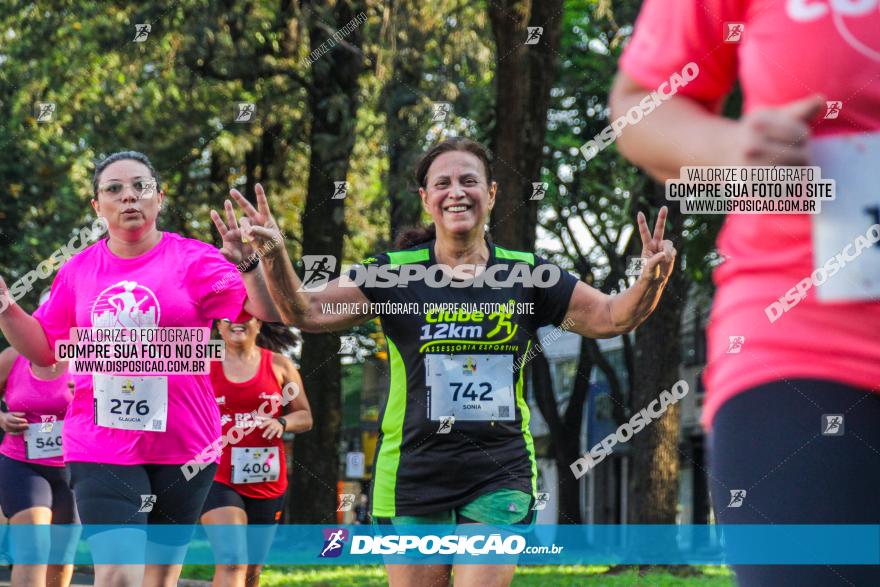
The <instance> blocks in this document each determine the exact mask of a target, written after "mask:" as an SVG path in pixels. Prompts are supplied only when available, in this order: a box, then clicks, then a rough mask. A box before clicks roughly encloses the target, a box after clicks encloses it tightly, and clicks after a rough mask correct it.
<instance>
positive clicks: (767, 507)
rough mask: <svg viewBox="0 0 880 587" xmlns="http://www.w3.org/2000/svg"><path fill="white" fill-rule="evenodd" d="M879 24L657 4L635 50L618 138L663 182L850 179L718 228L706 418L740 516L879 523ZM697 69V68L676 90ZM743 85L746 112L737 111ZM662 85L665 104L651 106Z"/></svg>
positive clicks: (873, 8) (725, 2)
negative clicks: (733, 111)
mask: <svg viewBox="0 0 880 587" xmlns="http://www.w3.org/2000/svg"><path fill="white" fill-rule="evenodd" d="M877 31H880V2H878V1H877V0H865V1H859V2H853V1H850V0H787V1H781V0H699V1H698V0H675V1H667V0H663V1H661V0H646V2H645V3H644V5H643V6H642V11H641V15H640V17H639V19H638V21H637V23H636V27H635V34H634V36H633V39H632V41H631V43H630V45H629V46H628V47H627V49H626V51H625V52H624V55H623V58H622V59H621V61H620V72H619V73H618V75H617V79H616V80H615V84H614V88H613V91H612V95H611V109H612V115H611V118H612V119H617V118H619V117H621V116H626V115H627V114H628V113H632V114H631V115H630V117H629V120H631V121H635V122H634V123H632V124H628V125H627V126H626V127H625V128H624V130H623V133H622V135H621V136H620V137H619V141H618V143H619V148H620V149H621V151H622V152H623V154H624V155H625V156H626V157H627V158H629V159H630V160H631V161H632V162H633V163H635V164H636V165H639V166H641V167H643V168H644V169H645V170H647V171H648V172H649V173H650V174H651V175H653V176H654V177H655V178H656V179H657V180H660V181H662V180H665V179H669V178H678V177H680V169H681V167H683V166H783V165H784V166H804V165H811V166H818V167H820V168H821V174H822V178H831V179H834V180H835V181H836V199H835V200H833V201H824V202H822V204H821V212H820V213H818V214H757V215H756V214H731V215H728V217H727V218H726V221H725V224H724V228H723V229H722V231H721V234H720V235H719V237H718V250H719V252H720V253H721V255H722V256H723V258H724V261H723V263H722V264H721V265H720V266H719V267H718V268H717V269H716V270H715V274H714V281H715V284H716V286H717V291H716V295H715V299H714V301H713V304H712V316H711V320H710V324H709V329H708V339H709V353H708V354H709V357H708V364H707V367H706V371H705V373H704V380H705V383H706V389H707V395H706V400H705V406H704V408H703V423H704V425H705V426H706V428H707V429H708V430H709V433H710V436H709V438H710V461H711V462H710V465H711V468H710V471H709V480H710V484H711V490H712V497H713V502H714V505H715V513H716V516H717V517H718V519H719V521H720V522H722V523H725V524H735V523H745V524H749V523H751V524H798V523H802V524H843V523H859V524H877V523H880V509H878V508H877V507H876V500H877V495H878V492H880V452H878V449H880V426H878V423H880V396H878V395H877V394H878V391H880V384H878V382H880V341H878V338H877V325H878V324H880V303H878V298H880V244H878V243H876V240H877V238H876V237H877V236H880V235H878V232H877V231H878V227H877V226H876V224H877V223H878V222H880V209H878V204H880V197H878V194H877V185H878V184H880V133H878V131H880V36H878V35H877ZM685 68H688V70H689V71H691V72H693V71H695V70H698V73H697V74H696V76H693V79H691V81H690V82H689V83H687V84H686V85H684V86H681V87H678V88H676V91H672V90H670V88H671V86H670V85H669V84H664V82H666V81H667V80H669V79H670V76H672V75H673V74H675V73H680V72H682V70H683V69H685ZM689 77H691V76H689ZM737 81H738V82H739V84H740V87H741V89H742V93H743V97H744V105H743V112H744V113H743V115H742V116H741V117H740V118H739V119H738V120H731V119H727V118H723V117H722V116H720V115H719V112H720V107H721V104H722V102H723V100H724V98H725V97H726V96H727V94H728V93H729V92H730V91H731V88H732V86H733V84H734V83H735V82H737ZM654 91H658V92H660V93H662V94H663V97H664V98H665V99H664V100H663V101H662V102H661V103H660V104H659V105H657V106H656V107H655V108H653V109H652V110H651V111H650V112H648V113H647V114H643V115H641V116H640V115H639V113H638V112H636V110H642V113H644V108H642V107H641V106H640V105H639V103H640V101H641V100H643V99H645V98H646V96H648V95H650V93H651V92H654ZM651 102H652V100H650V99H649V100H648V101H647V102H645V103H651ZM676 205H677V204H676ZM732 341H735V344H733V345H731V342H732ZM732 347H734V348H732ZM731 350H732V351H733V352H731ZM736 571H737V576H738V578H739V581H740V583H741V584H742V585H783V584H786V585H787V584H797V585H832V584H841V583H842V584H855V585H878V584H880V568H877V567H865V566H820V565H817V566H815V567H808V566H803V567H790V566H788V567H787V566H766V567H755V566H741V567H738V568H737V569H736Z"/></svg>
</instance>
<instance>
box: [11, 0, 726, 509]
mask: <svg viewBox="0 0 880 587" xmlns="http://www.w3.org/2000/svg"><path fill="white" fill-rule="evenodd" d="M639 5H640V1H639V0H615V1H614V2H611V1H609V0H566V1H564V2H563V0H493V1H482V0H478V1H469V0H432V1H431V2H420V1H417V0H387V1H384V2H380V1H375V0H335V1H326V2H325V1H310V0H247V1H235V0H187V1H182V2H173V3H169V2H158V1H150V0H146V1H142V2H138V3H121V2H98V1H90V0H55V1H52V2H48V1H34V2H24V1H19V0H6V1H5V2H3V3H2V6H0V179H2V185H3V190H4V193H3V195H2V197H0V243H2V246H0V274H2V275H3V277H4V278H5V279H6V281H7V283H9V284H12V283H13V282H14V281H15V280H16V279H18V278H20V277H21V276H22V275H23V274H24V273H26V272H27V271H29V270H31V269H33V268H34V267H36V265H37V264H38V263H39V262H40V261H41V260H43V259H45V258H47V257H48V256H49V255H50V254H51V252H52V251H54V250H55V249H56V248H58V247H59V246H60V245H61V244H62V243H66V242H67V241H68V240H69V238H70V237H71V235H72V233H73V231H74V230H76V229H77V228H78V227H81V226H85V225H87V224H89V223H90V222H91V219H92V218H93V214H92V210H91V207H90V206H89V199H90V197H91V174H92V169H93V162H94V161H95V160H97V159H99V158H100V157H101V156H102V155H105V154H109V153H111V152H114V151H119V150H125V149H134V150H139V151H143V152H144V153H146V154H147V155H149V156H150V157H151V158H152V159H153V162H154V164H155V166H156V168H157V169H158V170H159V173H160V174H161V176H162V178H161V179H162V185H163V187H164V189H165V191H166V193H167V196H168V199H167V206H166V209H165V210H164V211H163V213H162V216H161V217H160V225H161V228H162V229H164V230H169V231H175V232H179V233H181V234H183V235H185V236H189V237H193V238H198V239H202V240H205V241H207V242H215V243H216V242H218V236H217V234H216V232H215V231H214V230H213V228H212V225H211V222H210V218H209V215H208V211H209V210H210V209H211V208H220V207H222V205H223V200H224V198H225V197H226V196H227V194H228V190H229V189H230V188H231V187H235V188H238V189H239V190H241V191H242V192H244V193H245V194H246V196H247V197H252V196H253V186H254V184H255V183H256V182H261V183H262V184H263V185H264V186H266V189H267V192H268V194H269V198H270V203H271V205H272V208H273V211H274V213H275V215H276V217H277V219H278V221H279V224H280V225H281V228H282V230H283V231H284V232H285V235H286V237H287V240H286V244H287V247H288V252H289V254H290V256H291V258H293V259H300V258H301V256H302V255H304V254H332V255H335V256H336V257H337V258H339V259H341V262H342V263H348V262H354V261H357V260H359V259H361V258H362V257H364V256H366V255H367V254H369V253H371V252H375V251H381V250H386V249H387V248H389V247H390V246H391V245H390V243H391V242H392V241H393V238H394V236H395V235H396V234H397V233H398V232H399V231H400V230H401V229H402V228H404V227H406V226H409V225H413V224H417V223H419V222H421V221H422V220H423V218H422V217H421V207H420V204H419V202H418V198H417V195H416V194H415V193H414V191H413V188H414V186H413V183H412V180H411V179H410V175H411V169H412V166H413V162H414V160H415V158H416V157H417V156H418V155H419V154H420V153H421V152H422V151H423V150H424V149H425V147H426V146H427V145H429V144H431V143H432V142H434V141H435V140H437V139H439V138H442V137H444V136H449V135H465V136H469V137H471V138H474V139H477V140H479V141H483V142H485V143H486V144H487V145H488V146H489V147H490V148H491V149H492V151H493V153H494V154H495V156H496V174H497V180H498V182H499V186H500V192H499V204H498V206H497V207H496V210H495V215H494V216H493V218H492V223H491V229H492V233H493V237H494V239H495V241H496V242H498V243H499V244H501V245H502V246H505V247H508V248H513V249H521V250H537V251H538V252H539V253H541V254H544V255H546V256H548V257H550V258H551V259H552V260H554V261H556V262H558V263H560V264H561V265H563V266H564V267H566V268H568V269H569V270H570V271H572V272H573V273H574V274H576V275H577V276H578V277H579V278H580V279H582V280H583V281H585V282H587V283H590V284H592V285H593V286H594V287H597V288H599V289H601V290H602V291H605V292H609V293H610V292H614V291H619V290H620V289H621V288H622V287H625V286H626V283H627V278H626V276H625V267H626V259H627V256H628V255H637V254H639V252H640V250H639V247H638V246H637V245H638V243H637V242H636V240H633V239H632V238H631V237H632V234H633V233H632V226H633V223H634V219H635V214H636V212H637V211H638V210H644V211H646V212H647V213H648V214H649V216H656V210H657V208H658V207H659V206H660V205H662V203H663V198H662V193H661V192H658V190H657V187H656V186H654V185H653V184H652V183H651V182H650V180H649V179H648V178H647V177H646V176H645V175H644V174H643V173H642V172H641V171H640V170H639V169H637V168H635V167H633V166H632V165H630V164H628V163H627V162H625V161H624V160H623V159H622V158H621V157H620V156H619V154H618V153H617V150H616V148H615V147H614V146H611V147H610V148H608V149H606V150H604V151H603V152H601V153H600V154H599V155H598V156H597V157H596V158H594V159H592V160H591V161H590V162H589V163H587V162H586V161H585V160H584V158H583V156H582V155H581V154H580V153H579V151H578V148H579V147H580V146H581V145H582V144H583V143H585V142H586V141H587V140H588V139H589V138H590V137H592V136H593V135H594V134H596V133H598V132H599V131H600V130H601V129H602V128H603V127H604V126H605V125H606V124H608V122H609V120H608V105H607V97H608V92H609V88H610V84H611V80H612V77H613V74H614V72H615V70H616V67H617V60H618V58H619V56H620V54H621V51H622V49H623V47H624V45H625V43H626V41H627V39H628V37H629V36H630V34H631V32H632V27H633V23H634V20H635V17H636V15H637V13H638V9H639ZM360 14H363V15H364V16H365V19H366V20H365V22H364V23H363V24H362V25H358V26H355V27H354V30H353V31H352V32H351V33H350V34H348V35H346V36H345V37H344V38H342V39H341V40H339V41H338V42H335V43H334V42H332V41H331V44H332V45H333V46H332V48H331V49H330V50H329V51H328V52H327V53H326V54H324V55H322V56H320V57H317V58H316V59H314V60H310V59H309V58H308V56H309V55H310V54H311V52H312V51H314V50H315V49H317V48H318V47H319V46H321V44H322V43H325V42H327V41H328V40H329V39H332V38H333V36H334V33H335V32H336V31H338V30H339V29H340V28H342V27H344V26H345V25H346V24H347V23H349V22H350V21H352V19H355V18H356V17H358V15H360ZM138 24H149V25H150V32H149V35H148V37H147V38H146V39H145V40H143V42H135V41H134V39H135V34H136V25H138ZM529 27H541V29H542V30H541V32H540V38H539V40H538V42H536V43H534V44H526V42H525V41H526V39H527V38H528V36H529V34H528V33H529ZM37 102H52V103H54V104H55V105H56V110H55V113H54V119H53V120H52V121H50V122H39V121H37V119H36V116H35V104H36V103H37ZM242 102H247V103H253V104H255V105H256V115H255V117H254V118H253V120H252V121H250V122H247V123H241V122H235V120H234V119H235V114H236V110H235V109H236V104H238V103H242ZM437 102H448V103H450V104H451V112H450V114H449V115H448V116H447V117H446V118H445V119H443V120H435V116H434V111H435V109H434V106H433V105H434V104H435V103H437ZM734 109H735V106H734ZM336 181H347V182H348V183H349V189H348V193H347V197H346V198H345V199H342V200H332V199H331V196H332V194H333V193H334V182H336ZM533 182H546V183H547V184H548V189H547V195H546V197H545V198H544V199H543V200H531V199H530V196H531V194H532V183H533ZM670 212H671V213H670V219H669V227H668V230H667V235H668V237H667V238H671V239H672V240H673V241H674V242H675V244H676V246H677V248H678V249H679V251H680V255H679V263H680V265H681V267H680V270H679V271H678V272H677V273H676V275H675V277H674V279H673V280H672V282H671V283H670V285H669V291H668V293H667V294H666V295H665V296H664V300H663V303H662V304H661V306H660V307H659V308H658V310H657V312H656V313H655V315H654V316H653V317H652V318H651V319H650V320H649V321H648V322H647V323H646V324H645V325H644V326H643V327H641V328H640V329H639V331H638V332H637V333H636V335H635V336H634V337H625V340H624V347H625V351H626V355H625V357H626V361H625V367H626V371H627V374H628V377H626V378H624V379H622V380H620V378H618V377H615V374H614V372H613V370H612V369H611V368H610V366H609V364H608V361H607V360H606V358H603V354H602V352H601V350H600V349H599V347H598V345H597V344H596V341H590V340H584V341H582V343H581V352H580V357H579V361H578V367H577V371H576V375H575V381H574V383H573V389H569V390H565V393H564V394H563V395H564V396H565V398H566V400H565V402H559V401H557V398H559V397H560V394H561V390H559V389H556V388H554V384H553V381H551V379H550V377H549V375H548V374H547V363H546V360H544V359H543V358H542V357H539V358H538V359H536V360H535V361H534V362H533V366H532V374H531V377H532V383H533V385H532V386H531V389H532V390H533V393H534V394H535V398H534V400H535V401H536V402H537V404H538V406H539V407H540V410H541V413H542V415H543V416H544V419H545V420H546V421H547V424H548V426H549V427H550V430H551V434H550V446H549V448H548V452H549V454H550V455H551V457H552V458H555V459H556V460H557V463H558V464H559V488H558V490H559V492H560V504H559V507H560V522H581V521H582V520H581V516H580V509H581V508H580V504H579V501H578V500H579V499H580V497H579V495H578V493H577V484H576V481H574V479H573V477H572V476H571V475H570V474H569V472H568V467H567V465H568V463H570V462H572V461H573V460H574V459H575V458H577V456H579V454H580V452H582V451H583V450H584V449H585V447H583V446H581V443H580V438H581V433H580V432H581V426H582V418H583V413H584V406H585V403H586V402H587V399H588V394H589V386H588V385H587V382H588V380H589V377H590V373H591V371H593V369H594V368H595V369H600V370H602V371H603V372H605V374H606V376H607V378H608V379H609V382H610V384H611V388H612V394H613V397H614V398H616V401H615V418H616V419H617V420H618V421H622V420H623V419H625V418H628V414H629V413H630V411H631V410H633V409H639V408H640V407H641V406H642V405H644V404H645V403H647V401H649V400H650V399H653V397H656V395H657V394H658V393H659V390H661V389H664V388H665V389H668V387H669V385H671V384H672V383H673V382H674V381H675V380H677V379H678V378H679V377H678V372H677V371H678V365H679V363H680V361H681V357H680V349H679V344H678V341H679V340H680V331H679V328H680V327H679V324H680V322H681V320H680V318H681V314H682V311H683V308H684V307H685V305H686V303H687V301H688V299H689V298H691V297H692V296H702V298H701V299H705V296H707V295H708V294H709V293H710V292H711V285H710V283H709V272H710V269H711V266H712V264H713V263H714V262H716V259H715V255H714V252H713V250H712V243H713V242H714V237H715V234H716V232H717V230H718V226H719V222H720V218H719V217H709V216H706V217H700V216H694V217H689V218H683V217H682V216H681V215H679V214H678V213H677V210H671V211H670ZM636 236H637V235H636ZM297 269H298V270H300V271H301V269H302V268H301V267H298V268H297ZM48 285H49V280H45V281H44V282H42V283H40V282H38V285H37V287H36V288H35V290H34V291H33V292H32V293H31V294H30V295H29V296H28V297H27V298H25V299H24V300H22V302H21V303H22V305H23V306H24V307H25V308H26V309H29V310H30V309H33V307H34V304H35V299H36V295H37V294H38V293H39V291H40V290H41V289H42V288H43V287H44V286H48ZM355 334H357V335H359V336H358V337H357V340H358V341H359V344H360V345H361V346H362V347H363V348H366V349H367V350H369V351H370V352H380V353H381V350H382V349H381V344H382V343H381V337H380V336H378V335H377V326H376V325H375V324H371V325H367V326H365V327H363V328H361V329H359V330H358V331H357V332H356V333H355ZM3 344H4V345H5V342H4V343H3ZM339 347H340V340H339V335H338V334H306V335H303V345H302V348H301V350H300V355H299V357H298V360H299V363H300V365H301V368H302V373H303V377H304V379H305V384H306V389H307V390H309V392H310V399H311V402H312V409H313V412H314V414H315V429H314V430H313V431H312V432H311V433H310V434H308V435H303V436H302V438H301V439H300V438H298V439H297V445H296V463H297V469H296V471H308V474H296V472H295V474H294V477H293V485H292V488H291V491H292V496H291V499H290V502H291V503H293V504H297V507H296V508H292V509H291V512H290V518H289V519H290V520H291V521H295V522H311V523H319V522H322V521H325V520H326V519H327V517H328V513H327V512H334V511H335V508H336V495H335V494H336V487H337V485H336V482H337V480H338V479H339V477H340V468H341V467H340V462H339V456H338V454H337V453H336V452H334V451H332V450H328V447H332V446H338V445H339V443H340V426H341V419H342V407H341V403H342V402H341V397H342V391H341V390H342V379H343V375H342V367H341V363H342V360H341V358H340V357H339V356H338V355H337V350H338V349H339ZM328 356H337V359H336V360H329V361H328V360H327V357H328ZM654 426H655V427H656V430H655V431H654V432H652V433H651V434H647V433H646V434H643V435H639V436H637V437H636V438H635V439H634V440H633V450H634V454H635V455H636V456H635V457H634V458H635V459H636V461H635V469H636V471H640V470H651V471H652V474H651V475H650V476H645V477H639V476H638V474H636V475H635V476H634V478H633V479H632V489H631V491H632V509H631V515H630V521H633V522H643V523H649V522H665V523H671V522H674V521H675V504H676V500H675V496H676V492H677V485H676V476H677V472H678V455H677V452H676V450H675V444H676V442H677V438H678V414H677V412H676V411H675V410H674V409H673V410H670V412H669V413H668V414H667V416H666V417H665V418H664V419H663V420H662V421H660V422H658V423H657V424H655V425H654ZM646 467H647V468H646ZM563 514H564V516H563Z"/></svg>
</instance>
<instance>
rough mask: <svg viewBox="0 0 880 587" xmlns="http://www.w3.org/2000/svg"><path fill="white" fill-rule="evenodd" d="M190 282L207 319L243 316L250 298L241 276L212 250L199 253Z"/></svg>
mask: <svg viewBox="0 0 880 587" xmlns="http://www.w3.org/2000/svg"><path fill="white" fill-rule="evenodd" d="M188 281H189V283H190V288H191V289H192V293H193V298H194V299H196V300H198V307H199V313H200V314H201V315H202V316H203V317H204V318H208V319H211V320H220V319H223V318H228V319H229V320H234V319H235V318H236V317H238V315H239V314H240V313H241V310H242V308H243V307H244V302H245V300H246V299H247V291H246V290H245V288H244V282H243V281H242V279H241V274H240V273H239V272H238V269H236V267H235V265H233V264H232V263H230V262H229V261H227V260H226V259H225V258H224V257H223V255H221V254H220V252H219V251H217V250H216V249H214V248H213V247H209V248H207V249H206V250H203V251H200V258H199V260H198V261H197V262H196V263H194V264H193V265H192V266H191V268H190V279H189V280H188Z"/></svg>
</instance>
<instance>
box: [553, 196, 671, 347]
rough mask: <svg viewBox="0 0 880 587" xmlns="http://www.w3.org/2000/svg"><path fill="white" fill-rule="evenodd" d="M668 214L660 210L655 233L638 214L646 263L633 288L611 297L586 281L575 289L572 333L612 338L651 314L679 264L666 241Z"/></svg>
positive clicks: (571, 308) (570, 308)
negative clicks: (673, 270) (674, 268)
mask: <svg viewBox="0 0 880 587" xmlns="http://www.w3.org/2000/svg"><path fill="white" fill-rule="evenodd" d="M668 213H669V211H668V210H667V209H666V206H664V207H662V208H660V213H659V214H658V215H657V222H656V224H655V225H654V233H653V234H652V233H651V231H650V230H649V229H648V220H647V219H646V218H645V215H644V214H642V213H641V212H639V214H638V218H637V223H638V226H639V235H640V236H641V238H642V258H643V259H644V260H645V261H644V263H645V264H644V267H643V268H642V272H641V274H640V276H639V279H638V280H636V282H635V283H634V284H633V285H632V287H630V288H628V289H626V290H624V291H622V292H620V293H619V294H616V295H607V294H604V293H602V292H600V291H599V290H597V289H594V288H592V287H590V286H589V285H587V284H586V283H584V282H583V281H581V282H579V283H578V284H577V285H576V286H575V289H574V292H572V294H571V301H570V302H569V304H568V313H567V314H566V322H567V323H568V324H570V326H569V328H568V329H569V330H571V331H573V332H576V333H578V334H580V335H581V336H588V337H590V338H610V337H612V336H618V335H620V334H624V333H626V332H629V331H631V330H632V329H633V328H635V327H636V326H638V325H639V324H641V323H642V322H644V321H645V319H646V318H647V317H648V316H650V315H651V312H653V311H654V308H655V307H657V303H658V302H659V301H660V296H661V294H662V293H663V288H664V287H665V286H666V282H667V281H668V280H669V276H670V275H671V274H672V269H673V267H674V265H675V247H673V246H672V242H671V241H668V240H663V234H664V231H665V229H666V216H667V215H668Z"/></svg>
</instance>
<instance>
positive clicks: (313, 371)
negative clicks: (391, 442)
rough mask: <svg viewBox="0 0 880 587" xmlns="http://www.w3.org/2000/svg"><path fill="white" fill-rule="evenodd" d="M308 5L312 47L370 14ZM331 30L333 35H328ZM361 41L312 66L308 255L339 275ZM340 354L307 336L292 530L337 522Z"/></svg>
mask: <svg viewBox="0 0 880 587" xmlns="http://www.w3.org/2000/svg"><path fill="white" fill-rule="evenodd" d="M304 5H305V6H304V7H305V9H306V12H307V19H308V31H309V40H310V42H311V47H313V48H317V47H319V46H320V45H321V43H323V42H325V41H326V40H327V39H328V38H331V34H332V30H338V29H339V28H340V27H342V26H344V25H345V24H346V23H348V22H349V21H350V20H351V19H352V18H353V17H354V16H355V15H357V14H358V13H360V12H361V11H363V10H366V6H365V4H364V2H363V1H362V0H357V1H355V0H349V1H339V2H336V3H335V4H333V5H332V6H330V7H327V6H325V5H324V4H323V3H319V2H315V3H313V2H305V3H304ZM322 23H323V26H322ZM327 27H331V29H332V30H331V31H329V32H328V30H327ZM362 37H363V29H362V26H358V27H356V28H355V29H354V31H353V32H351V33H350V34H349V35H348V36H347V37H345V39H344V41H345V44H343V43H339V44H337V45H336V46H335V47H334V48H333V49H332V50H330V51H329V52H328V53H326V54H325V55H323V56H321V57H319V58H318V59H317V60H316V61H315V62H314V63H312V65H311V73H312V84H311V91H310V94H309V106H310V114H311V119H312V124H311V128H310V132H309V147H310V161H309V169H310V172H309V178H308V193H307V195H306V206H305V212H304V213H303V215H302V226H303V255H333V256H334V257H335V258H336V259H337V267H336V271H335V274H337V275H338V271H339V264H341V261H342V244H343V239H342V237H343V235H344V234H345V229H346V227H345V210H344V208H343V204H344V202H345V200H344V199H341V200H332V199H331V196H332V195H333V193H334V183H333V182H334V181H345V180H346V176H347V174H348V168H349V159H350V157H351V153H352V149H353V147H354V140H355V119H356V114H357V106H358V78H359V76H360V73H361V70H362V67H363V59H362V55H361V54H360V53H359V51H358V50H357V49H356V47H359V46H361V44H362V42H361V41H362ZM349 45H350V46H349ZM338 350H339V336H338V335H337V334H333V333H323V334H303V351H302V377H303V383H304V384H305V389H306V393H307V394H308V396H309V402H310V403H311V406H312V411H313V413H314V414H315V423H314V427H313V428H312V430H311V432H308V433H307V434H303V435H302V436H300V437H298V438H297V439H296V443H295V444H296V445H295V449H294V471H293V476H292V477H293V483H292V486H291V500H290V521H291V522H292V523H295V524H328V523H334V522H335V519H336V507H337V488H336V483H337V480H338V479H339V452H338V451H339V439H340V425H341V421H342V410H341V404H342V385H341V375H340V364H339V358H338V355H337V351H338ZM328 357H329V359H328Z"/></svg>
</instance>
